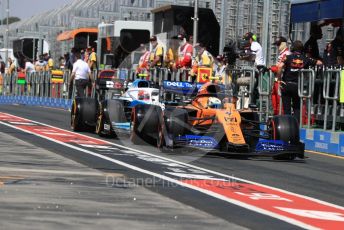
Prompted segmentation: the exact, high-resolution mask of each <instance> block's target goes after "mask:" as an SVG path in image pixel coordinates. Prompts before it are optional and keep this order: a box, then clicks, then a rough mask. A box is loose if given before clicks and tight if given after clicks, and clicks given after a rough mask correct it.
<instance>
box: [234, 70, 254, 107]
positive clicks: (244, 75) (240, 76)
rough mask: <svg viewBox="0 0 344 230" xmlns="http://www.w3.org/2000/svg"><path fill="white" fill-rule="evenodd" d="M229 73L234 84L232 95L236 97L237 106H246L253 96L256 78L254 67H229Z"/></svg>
mask: <svg viewBox="0 0 344 230" xmlns="http://www.w3.org/2000/svg"><path fill="white" fill-rule="evenodd" d="M229 75H230V76H232V79H233V83H234V85H235V87H234V88H235V89H234V95H235V96H237V97H238V103H237V108H238V109H243V108H248V105H249V104H250V102H251V101H252V98H253V91H254V86H255V79H256V71H255V69H254V68H251V67H243V68H231V69H229Z"/></svg>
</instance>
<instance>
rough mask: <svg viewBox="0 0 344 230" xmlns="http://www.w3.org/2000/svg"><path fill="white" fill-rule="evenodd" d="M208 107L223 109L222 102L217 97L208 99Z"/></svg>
mask: <svg viewBox="0 0 344 230" xmlns="http://www.w3.org/2000/svg"><path fill="white" fill-rule="evenodd" d="M208 107H209V108H217V109H219V108H221V100H220V99H218V98H217V97H209V98H208Z"/></svg>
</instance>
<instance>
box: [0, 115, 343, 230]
mask: <svg viewBox="0 0 344 230" xmlns="http://www.w3.org/2000/svg"><path fill="white" fill-rule="evenodd" d="M3 114H5V113H3ZM0 115H1V113H0ZM6 115H9V116H11V117H16V118H19V119H23V120H25V121H27V122H29V123H34V124H38V125H42V126H46V127H50V128H54V129H58V130H61V131H63V132H68V133H71V134H74V135H75V133H74V132H71V131H68V130H64V129H60V128H57V127H54V126H50V125H47V124H44V123H40V122H36V121H32V120H28V119H25V118H21V117H17V116H14V115H10V114H6ZM0 124H2V125H5V126H7V127H10V128H14V129H16V130H20V131H22V132H26V133H29V134H32V135H35V136H38V137H41V138H43V139H46V140H49V141H52V142H55V143H58V144H60V145H63V146H66V147H68V148H72V149H75V150H78V151H81V152H84V153H86V154H89V155H92V156H95V157H98V158H101V159H103V160H106V161H110V162H112V163H115V164H118V165H121V166H123V167H126V168H128V169H131V170H134V171H137V172H140V173H144V174H147V175H150V176H153V177H157V178H160V179H162V180H165V181H169V182H172V183H175V184H177V185H180V186H182V187H186V188H189V189H192V190H195V191H198V192H201V193H204V194H206V195H209V196H211V197H214V198H217V199H220V200H223V201H226V202H229V203H231V204H235V205H237V206H240V207H243V208H246V209H249V210H251V211H254V212H257V213H261V214H264V215H267V216H270V217H273V218H276V219H279V220H282V221H285V222H287V223H289V224H292V225H296V226H298V227H301V228H305V229H320V228H317V227H314V226H312V225H308V224H305V223H303V222H301V221H298V220H296V219H293V218H289V217H286V216H283V215H279V214H277V213H274V212H271V211H268V210H264V209H262V208H259V207H256V206H253V205H250V204H247V203H244V202H241V201H238V200H235V199H231V198H228V197H226V196H224V195H221V194H218V193H215V192H212V191H209V190H207V189H203V188H200V187H197V186H194V185H191V184H187V183H184V182H182V181H179V180H176V179H174V178H171V177H168V176H165V175H162V174H158V173H155V172H152V171H148V170H146V169H143V168H140V167H137V166H134V165H131V164H128V163H125V162H123V161H119V160H116V159H113V158H110V157H107V156H104V155H102V154H98V153H96V152H93V151H90V150H87V149H83V148H80V147H77V146H73V145H71V144H67V143H64V142H61V141H58V140H54V139H52V138H49V137H46V136H43V135H40V134H37V133H34V132H31V131H28V130H23V129H21V128H19V127H16V126H14V125H11V124H8V123H5V122H2V121H0ZM77 135H80V136H84V137H85V138H88V139H91V140H92V139H93V140H101V141H102V142H105V143H107V144H109V145H112V146H117V147H120V148H123V149H127V150H130V151H134V152H136V153H140V154H142V155H146V156H152V157H155V158H159V159H162V160H164V161H168V162H171V163H177V164H179V165H183V166H186V167H188V168H193V169H198V170H201V171H204V172H208V173H211V174H214V175H218V176H221V177H225V178H228V179H229V180H237V181H242V182H246V183H249V184H253V185H257V186H261V187H265V188H268V189H273V190H275V191H280V192H283V193H286V194H289V195H293V196H297V197H300V198H303V199H307V200H310V201H313V202H316V203H319V204H323V205H326V206H330V207H334V208H337V209H341V210H344V207H341V206H338V205H335V204H331V203H328V202H325V201H321V200H318V199H315V198H311V197H307V196H303V195H299V194H295V193H292V192H289V191H285V190H282V189H278V188H274V187H270V186H267V185H263V184H259V183H256V182H253V181H249V180H245V179H241V178H238V177H234V176H230V175H226V174H222V173H219V172H216V171H212V170H208V169H205V168H201V167H198V166H194V165H191V164H187V163H183V162H179V161H176V160H172V159H168V158H165V157H162V156H158V155H154V154H151V153H147V152H144V151H140V150H136V149H133V148H130V147H126V146H122V145H119V144H115V143H112V142H108V141H105V140H102V139H97V138H93V137H89V136H87V135H83V134H80V133H78V134H77Z"/></svg>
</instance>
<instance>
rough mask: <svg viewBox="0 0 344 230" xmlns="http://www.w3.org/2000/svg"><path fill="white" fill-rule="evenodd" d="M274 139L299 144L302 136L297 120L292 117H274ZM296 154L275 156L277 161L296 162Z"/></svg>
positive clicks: (272, 122) (272, 123)
mask: <svg viewBox="0 0 344 230" xmlns="http://www.w3.org/2000/svg"><path fill="white" fill-rule="evenodd" d="M271 129H272V137H273V139H274V140H281V141H284V142H286V143H288V144H295V145H297V144H299V143H300V134H299V125H298V122H297V120H296V119H295V118H294V117H293V116H290V115H281V116H274V117H273V118H272V120H271ZM295 158H296V153H295V154H287V155H281V156H275V157H274V159H275V160H294V159H295Z"/></svg>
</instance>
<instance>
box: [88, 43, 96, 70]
mask: <svg viewBox="0 0 344 230" xmlns="http://www.w3.org/2000/svg"><path fill="white" fill-rule="evenodd" d="M89 52H90V56H89V58H88V61H87V63H88V66H89V67H90V69H91V71H93V70H96V69H97V54H96V52H95V49H94V48H90V49H89Z"/></svg>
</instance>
